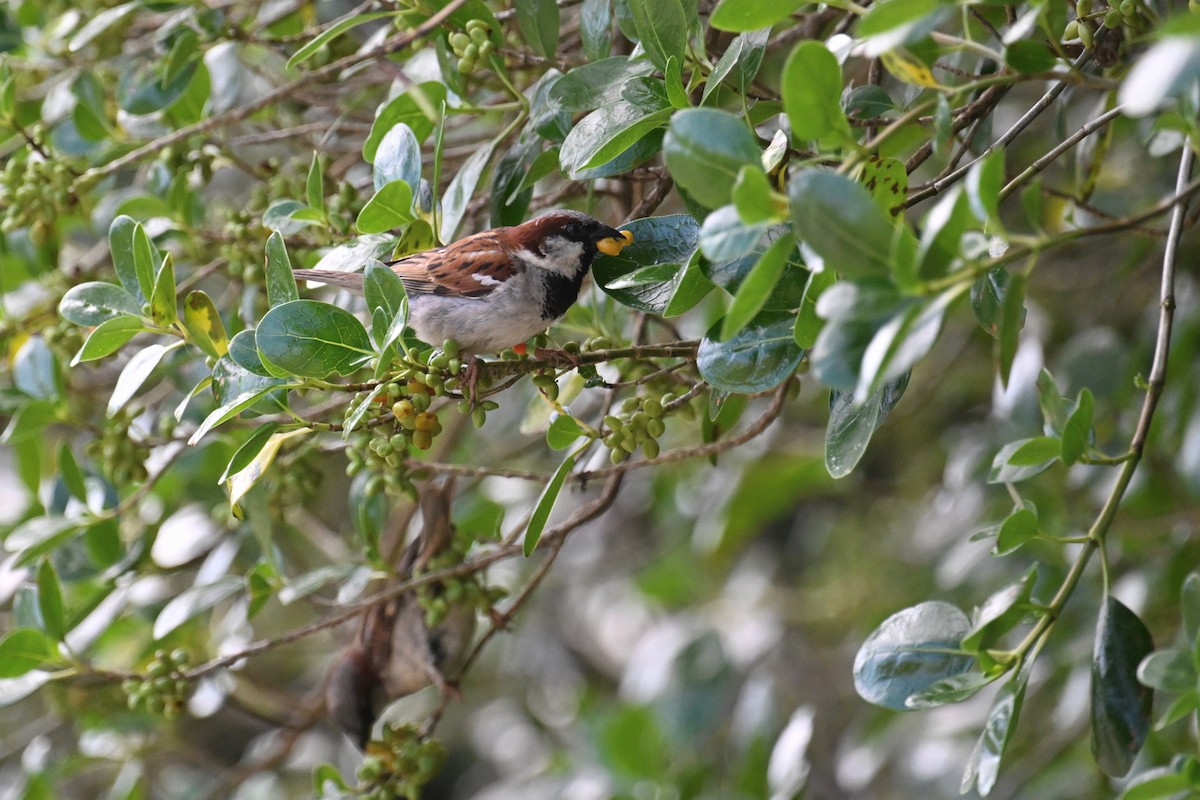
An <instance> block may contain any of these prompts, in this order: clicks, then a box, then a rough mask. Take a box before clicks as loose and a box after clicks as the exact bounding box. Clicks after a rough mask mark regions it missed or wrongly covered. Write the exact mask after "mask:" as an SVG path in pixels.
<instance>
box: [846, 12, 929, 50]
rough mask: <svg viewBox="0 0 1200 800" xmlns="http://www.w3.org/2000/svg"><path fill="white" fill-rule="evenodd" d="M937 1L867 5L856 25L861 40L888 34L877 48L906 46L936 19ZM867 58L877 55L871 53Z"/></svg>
mask: <svg viewBox="0 0 1200 800" xmlns="http://www.w3.org/2000/svg"><path fill="white" fill-rule="evenodd" d="M940 5H941V2H940V0H882V1H881V2H879V3H876V4H875V5H873V6H871V8H870V9H869V10H868V11H867V13H866V14H865V15H863V17H862V19H861V20H859V23H858V31H857V33H858V35H859V36H862V37H864V38H865V37H870V36H876V35H879V34H884V33H891V34H892V35H891V36H888V37H887V40H886V42H885V43H882V44H881V47H886V49H890V48H891V46H894V45H895V44H908V43H910V42H913V41H915V40H916V39H919V38H920V37H921V36H922V35H923V34H924V33H925V32H926V31H928V30H929V29H931V28H932V27H933V25H934V23H935V22H936V20H937V18H938V16H939V15H938V14H937V13H936V12H937V11H938V9H939V6H940ZM871 55H878V52H872V53H871Z"/></svg>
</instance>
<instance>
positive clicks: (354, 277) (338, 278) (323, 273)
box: [293, 269, 363, 294]
mask: <svg viewBox="0 0 1200 800" xmlns="http://www.w3.org/2000/svg"><path fill="white" fill-rule="evenodd" d="M293 273H294V274H295V276H296V280H298V281H313V282H314V283H326V284H329V285H330V286H340V287H342V288H343V289H349V290H350V291H352V292H354V293H355V294H362V293H363V276H362V273H361V272H336V271H334V270H329V269H297V270H293Z"/></svg>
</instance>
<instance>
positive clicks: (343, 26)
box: [287, 11, 396, 69]
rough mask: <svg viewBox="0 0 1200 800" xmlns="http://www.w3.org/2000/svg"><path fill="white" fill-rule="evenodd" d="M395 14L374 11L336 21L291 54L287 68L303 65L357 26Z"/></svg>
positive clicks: (392, 12) (393, 12)
mask: <svg viewBox="0 0 1200 800" xmlns="http://www.w3.org/2000/svg"><path fill="white" fill-rule="evenodd" d="M395 14H396V12H395V11H375V12H371V13H367V14H355V15H354V16H346V17H343V18H342V19H340V20H338V21H337V22H336V23H334V24H333V25H330V26H329V27H328V28H326V29H325V30H323V31H321V32H320V33H319V34H317V35H316V36H314V37H313V38H312V39H309V40H308V41H307V42H306V43H305V44H304V46H303V47H301V48H300V49H299V50H297V51H296V52H295V53H293V54H292V57H291V58H289V59H288V61H287V68H288V69H291V68H292V67H295V66H298V65H300V64H303V63H304V62H305V61H307V60H308V59H310V58H312V57H313V56H314V55H316V54H317V52H318V51H320V50H321V48H323V47H324V46H325V45H327V44H329V43H330V42H332V41H333V40H334V39H336V38H337V37H339V36H341V35H342V34H343V33H345V32H346V31H348V30H350V29H352V28H356V27H358V26H359V25H365V24H366V23H368V22H371V21H373V20H377V19H382V18H383V17H391V16H394V15H395Z"/></svg>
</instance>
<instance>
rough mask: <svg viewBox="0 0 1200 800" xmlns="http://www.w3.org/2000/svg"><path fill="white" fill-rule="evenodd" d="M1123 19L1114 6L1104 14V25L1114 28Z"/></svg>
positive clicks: (1110, 28) (1118, 25) (1119, 24)
mask: <svg viewBox="0 0 1200 800" xmlns="http://www.w3.org/2000/svg"><path fill="white" fill-rule="evenodd" d="M1124 21H1125V20H1124V19H1123V18H1122V16H1121V12H1120V11H1118V10H1117V9H1115V8H1113V9H1109V11H1108V13H1107V14H1105V15H1104V27H1106V28H1108V29H1109V30H1116V29H1117V28H1119V27H1121V24H1122V23H1123V22H1124Z"/></svg>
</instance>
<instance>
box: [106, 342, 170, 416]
mask: <svg viewBox="0 0 1200 800" xmlns="http://www.w3.org/2000/svg"><path fill="white" fill-rule="evenodd" d="M180 344H182V343H181V342H178V343H176V344H172V345H161V344H151V345H147V346H146V347H144V348H142V349H141V350H139V351H138V352H136V353H134V354H133V357H132V358H131V359H129V362H128V363H127V364H126V365H125V368H124V369H122V370H121V374H120V375H119V376H117V383H116V385H115V386H114V387H113V391H112V396H111V397H109V398H108V408H107V409H106V413H107V414H108V416H110V417H111V416H113V415H115V414H116V413H117V412H118V411H120V410H121V409H122V408H124V407H125V404H126V403H128V402H129V401H130V400H131V399H133V396H134V395H135V394H136V393H137V391H138V389H140V388H142V384H144V383H145V382H146V379H147V378H149V377H150V373H152V372H153V371H154V368H155V367H157V366H158V363H159V362H160V361H162V360H163V357H164V356H166V355H167V353H169V352H171V351H172V350H174V349H176V348H177V347H178V346H179V345H180Z"/></svg>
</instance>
